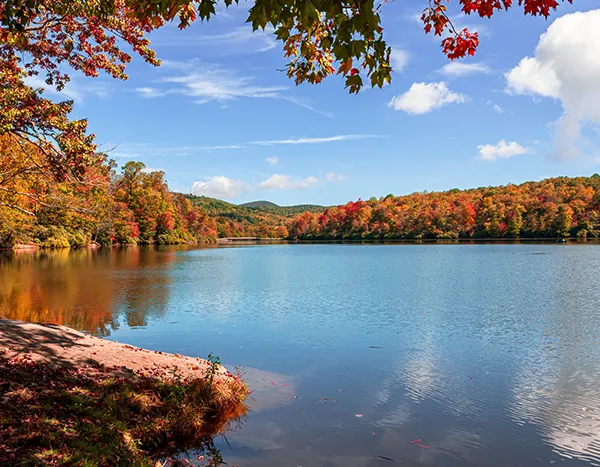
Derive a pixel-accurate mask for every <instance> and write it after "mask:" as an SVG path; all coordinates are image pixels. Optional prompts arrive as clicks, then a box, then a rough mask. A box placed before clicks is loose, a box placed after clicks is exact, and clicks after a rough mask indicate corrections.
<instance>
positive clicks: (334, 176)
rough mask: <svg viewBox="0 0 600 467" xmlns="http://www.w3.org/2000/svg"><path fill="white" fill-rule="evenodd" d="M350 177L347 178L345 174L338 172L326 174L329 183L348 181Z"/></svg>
mask: <svg viewBox="0 0 600 467" xmlns="http://www.w3.org/2000/svg"><path fill="white" fill-rule="evenodd" d="M347 178H348V177H346V176H345V175H344V174H340V173H337V172H329V173H327V174H325V180H327V181H328V182H341V181H343V180H346V179H347Z"/></svg>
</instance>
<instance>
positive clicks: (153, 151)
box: [104, 134, 385, 165]
mask: <svg viewBox="0 0 600 467" xmlns="http://www.w3.org/2000/svg"><path fill="white" fill-rule="evenodd" d="M371 138H385V135H369V134H349V135H335V136H324V137H312V138H311V137H306V138H289V139H272V140H257V141H248V142H245V143H239V144H216V145H210V146H186V145H181V146H161V145H158V144H152V143H123V144H115V145H112V146H109V145H106V149H104V151H108V152H109V154H110V156H112V157H117V158H123V159H136V158H137V159H139V158H143V157H148V156H161V155H163V156H164V155H167V154H169V155H173V156H188V155H190V154H193V153H196V152H210V151H224V150H236V149H248V148H251V147H256V146H277V145H284V146H285V145H301V144H328V143H334V142H343V141H355V140H361V139H371ZM275 159H276V160H277V161H278V160H279V159H278V158H277V157H268V158H267V159H266V161H267V162H269V163H271V164H272V165H274V164H273V160H275Z"/></svg>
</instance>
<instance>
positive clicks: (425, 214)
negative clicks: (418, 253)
mask: <svg viewBox="0 0 600 467" xmlns="http://www.w3.org/2000/svg"><path fill="white" fill-rule="evenodd" d="M289 233H290V237H291V238H299V239H363V238H364V239H369V238H371V239H452V238H516V237H536V238H552V237H579V238H586V237H599V236H600V176H599V175H597V174H595V175H593V176H591V177H577V178H568V177H559V178H551V179H547V180H543V181H541V182H528V183H523V184H522V185H507V186H502V187H483V188H476V189H471V190H464V191H461V190H458V189H454V190H450V191H446V192H441V193H427V192H424V193H414V194H411V195H407V196H391V195H389V196H386V197H385V198H381V199H376V198H372V199H370V200H369V201H361V200H358V201H356V202H350V203H348V204H346V205H344V206H337V207H332V208H328V209H326V210H325V211H324V212H323V213H321V214H315V213H304V214H301V215H299V216H297V217H296V218H295V219H294V220H293V221H292V222H291V224H290V226H289Z"/></svg>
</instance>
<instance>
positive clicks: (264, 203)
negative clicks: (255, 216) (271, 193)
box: [240, 200, 280, 208]
mask: <svg viewBox="0 0 600 467" xmlns="http://www.w3.org/2000/svg"><path fill="white" fill-rule="evenodd" d="M240 206H242V207H244V208H267V207H269V208H278V207H280V206H279V205H278V204H275V203H271V201H264V200H260V201H250V202H249V203H243V204H240Z"/></svg>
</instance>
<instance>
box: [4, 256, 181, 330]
mask: <svg viewBox="0 0 600 467" xmlns="http://www.w3.org/2000/svg"><path fill="white" fill-rule="evenodd" d="M174 261H175V251H174V250H171V249H161V250H156V249H153V248H126V249H99V250H92V249H83V250H71V251H69V250H52V251H37V252H29V251H27V252H1V253H0V278H1V280H0V316H3V317H6V318H10V319H19V320H22V321H32V322H46V323H59V324H65V325H68V326H71V327H74V328H77V329H80V330H83V331H87V332H91V333H94V334H103V335H107V334H109V333H110V330H111V329H116V328H117V327H118V316H119V314H121V313H123V314H124V315H125V317H126V320H127V324H128V325H130V326H144V325H146V323H147V318H148V316H162V315H164V314H165V311H166V304H167V300H168V296H169V284H170V280H171V279H170V275H169V273H168V270H169V269H170V267H171V266H172V264H173V262H174Z"/></svg>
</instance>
